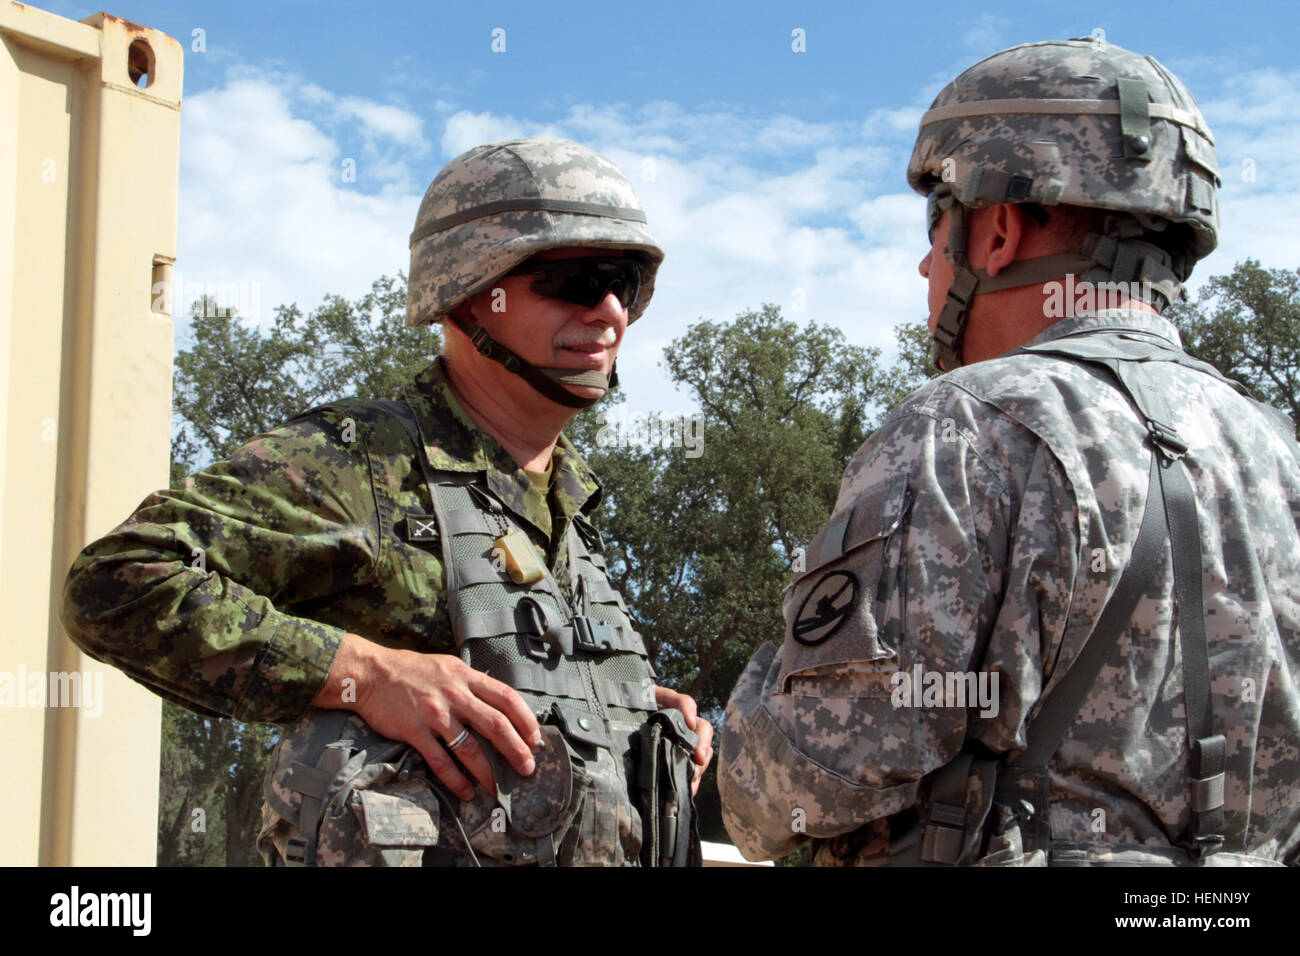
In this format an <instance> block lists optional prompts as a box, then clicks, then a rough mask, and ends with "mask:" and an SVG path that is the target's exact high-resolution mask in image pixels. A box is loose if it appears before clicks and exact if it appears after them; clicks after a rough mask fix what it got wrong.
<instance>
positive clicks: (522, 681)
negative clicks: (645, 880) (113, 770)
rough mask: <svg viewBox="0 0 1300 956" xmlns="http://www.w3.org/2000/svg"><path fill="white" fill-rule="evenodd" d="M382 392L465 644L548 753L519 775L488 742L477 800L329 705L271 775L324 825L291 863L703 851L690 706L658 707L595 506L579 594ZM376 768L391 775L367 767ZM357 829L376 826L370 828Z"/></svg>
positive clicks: (278, 791) (579, 858)
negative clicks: (406, 443) (509, 691)
mask: <svg viewBox="0 0 1300 956" xmlns="http://www.w3.org/2000/svg"><path fill="white" fill-rule="evenodd" d="M373 404H374V405H377V406H380V407H382V408H383V409H384V410H385V411H386V412H388V413H389V414H391V415H392V416H393V417H395V418H396V419H397V420H398V421H400V422H401V424H402V425H403V427H404V429H405V430H406V432H407V434H408V435H409V437H410V439H411V441H412V442H413V443H414V445H415V447H416V455H417V460H418V461H419V464H420V469H421V473H422V476H423V478H424V481H425V485H426V487H427V490H428V493H429V498H430V500H431V502H432V505H433V513H434V518H435V521H436V525H437V537H438V546H439V548H440V550H441V555H442V563H443V567H444V574H445V594H446V601H447V608H448V613H449V615H450V619H451V623H452V632H453V635H454V637H455V641H456V646H457V649H458V653H459V655H460V657H461V659H462V660H463V661H465V662H466V663H467V664H469V665H470V666H471V667H473V668H475V669H476V670H480V671H483V672H484V673H486V674H488V675H489V676H491V677H493V678H495V679H497V680H500V681H501V682H502V683H505V684H508V685H509V686H511V687H513V688H514V689H515V690H516V691H518V693H519V694H520V696H521V697H523V699H524V700H525V702H526V703H527V704H528V706H529V707H530V708H531V709H532V710H533V712H534V714H536V715H537V717H538V722H539V724H540V725H541V727H542V732H543V739H544V748H543V750H542V751H541V752H540V753H538V754H537V755H536V764H537V769H536V770H535V771H534V773H533V774H531V775H530V776H528V777H520V776H519V775H518V774H516V773H515V772H514V770H513V769H512V768H511V767H510V766H509V764H508V763H507V762H506V761H505V760H504V759H502V758H501V757H500V756H499V755H498V754H497V753H496V751H495V748H493V747H492V746H491V745H490V744H489V743H487V742H486V741H483V742H482V744H483V752H484V753H485V754H487V755H488V757H489V759H490V760H491V761H492V764H493V773H494V776H495V778H496V781H497V792H496V794H494V795H489V794H484V793H483V792H482V790H481V788H480V789H479V790H478V791H477V792H476V795H475V798H474V799H473V800H472V801H469V802H461V801H459V800H458V799H457V798H455V797H454V796H452V795H451V794H449V793H447V792H446V791H445V789H444V788H443V787H442V786H441V785H440V784H438V782H437V781H436V780H433V779H432V776H431V775H430V774H428V772H427V770H424V771H423V776H424V778H425V779H424V780H423V781H421V780H420V779H419V777H420V775H421V774H420V770H421V768H422V767H423V762H422V761H421V760H420V759H418V755H416V754H415V751H414V750H413V749H411V748H408V747H405V745H401V744H397V743H396V742H394V741H387V740H385V739H384V738H382V737H379V736H378V735H376V734H374V732H373V731H369V729H368V728H366V727H365V725H364V722H363V721H361V719H360V718H359V717H357V716H356V715H352V714H349V713H348V712H346V711H329V712H313V713H312V714H310V715H309V717H308V718H307V720H308V725H307V726H301V727H298V728H295V730H294V731H292V732H289V733H286V735H285V738H286V739H285V741H284V742H282V744H281V748H284V749H286V750H293V751H294V752H295V754H300V755H301V756H295V757H292V758H290V757H288V756H286V755H278V759H277V760H274V761H273V765H272V767H271V769H270V770H269V771H268V784H267V800H268V805H271V806H272V809H274V810H276V811H277V812H279V814H280V815H281V816H282V817H286V816H290V815H291V816H293V817H297V818H299V819H298V820H291V821H290V822H291V823H292V824H294V825H296V824H297V823H298V822H299V821H307V820H313V819H315V818H316V817H317V816H320V819H321V823H320V825H319V827H318V829H317V831H316V833H315V834H312V833H311V832H310V826H309V825H301V826H296V829H298V830H299V831H300V832H299V833H298V834H297V835H296V836H295V837H294V838H293V839H294V840H295V841H296V842H294V843H293V845H292V846H291V847H290V848H289V852H288V853H287V854H286V855H285V856H286V861H287V862H302V863H313V862H315V861H316V860H318V859H319V860H321V861H322V862H344V863H348V862H354V859H353V858H354V857H368V858H369V861H370V862H372V863H373V862H378V863H380V864H386V865H393V864H394V863H396V864H397V865H431V864H432V865H456V864H462V865H463V864H469V865H473V864H475V863H480V864H481V863H495V864H502V863H504V864H507V865H519V864H531V863H538V864H542V865H555V864H556V863H561V864H570V865H584V864H586V865H620V864H632V865H634V864H636V863H637V862H638V861H639V862H641V863H643V864H644V865H651V866H663V865H669V866H671V865H677V866H683V865H688V864H689V863H698V862H699V860H698V858H699V841H698V836H696V835H695V820H694V814H693V806H692V803H691V797H690V788H689V784H690V778H691V772H692V771H691V765H690V754H691V752H692V751H693V750H694V748H695V745H696V743H697V738H696V736H695V734H694V733H692V732H691V731H690V730H689V729H688V728H687V727H686V725H685V720H684V718H683V717H682V715H681V713H680V712H679V711H676V710H665V711H658V709H657V704H656V703H655V696H654V685H655V674H654V669H653V667H652V666H651V664H650V661H649V658H648V654H647V651H646V647H645V642H644V641H643V639H642V637H641V635H640V634H638V633H637V631H636V630H635V628H634V627H633V625H632V621H631V619H630V618H629V616H628V613H627V608H626V606H625V605H624V603H623V599H622V597H621V596H620V595H619V593H618V591H616V590H615V589H614V588H613V587H612V586H611V584H610V582H609V579H608V577H607V575H606V569H605V560H604V558H603V557H602V555H601V554H600V551H601V543H600V539H599V535H598V534H597V533H596V531H595V529H594V528H592V526H591V525H590V523H588V522H587V520H586V519H585V517H583V516H582V515H575V516H574V520H573V521H572V522H571V523H570V525H569V528H568V538H567V545H568V573H569V580H570V582H571V592H572V600H570V599H568V598H567V597H566V595H565V593H564V591H563V590H562V589H561V587H560V586H559V585H558V583H557V582H556V580H555V577H554V575H553V574H552V573H551V570H550V569H549V567H548V566H547V562H546V561H545V560H544V559H543V558H542V556H541V555H539V554H538V552H537V549H536V548H535V547H534V545H533V543H532V541H531V539H530V538H529V536H528V534H527V533H526V532H525V531H524V530H523V529H522V528H520V527H519V526H518V525H517V524H516V522H515V521H514V519H513V518H512V516H511V514H510V512H509V511H508V509H506V507H505V506H504V505H503V504H502V503H501V501H500V500H498V499H497V498H496V496H495V495H494V494H493V493H492V492H491V491H490V490H489V489H488V488H487V487H486V486H485V485H484V484H483V483H482V481H481V476H480V475H479V474H478V473H474V472H469V473H467V472H457V471H439V470H436V469H434V468H433V467H432V465H431V463H430V462H429V460H428V457H427V455H426V453H425V444H424V438H423V435H422V434H421V431H420V427H419V423H418V421H417V419H416V417H415V415H414V413H413V412H412V411H411V409H410V406H409V405H407V404H406V403H405V402H404V401H383V402H375V403H373ZM367 731H368V734H367ZM304 742H305V743H304ZM330 748H333V750H334V751H335V752H334V753H333V754H331V752H330ZM398 751H404V753H403V754H399V753H398ZM371 757H374V759H373V760H372V759H369V758H371ZM304 758H305V759H304ZM321 761H324V764H323V765H322V764H321ZM376 762H378V764H382V765H383V769H381V770H379V771H378V772H377V773H376V772H374V771H372V770H367V769H366V768H369V767H373V766H374V765H375V764H376ZM295 768H296V769H295ZM413 771H414V772H415V774H416V777H415V778H413V776H412V773H413ZM349 774H351V781H352V782H350V781H349V779H348V778H349ZM413 780H414V783H413ZM420 785H427V786H428V787H429V789H430V790H431V794H432V798H431V797H430V794H428V793H424V792H422V791H421V790H420ZM412 786H416V790H415V792H412V790H411V787H412ZM394 787H399V788H404V789H403V790H402V792H401V793H399V794H398V795H397V798H398V799H399V800H401V801H404V803H403V805H400V806H397V805H393V804H392V803H391V802H389V801H387V798H388V797H391V796H393V793H392V789H393V788H394ZM300 788H306V789H300ZM286 790H288V791H293V792H297V793H299V794H302V795H303V798H304V800H305V801H306V802H305V803H304V806H303V808H302V809H298V810H297V812H294V808H293V807H292V806H289V805H290V804H291V803H292V800H291V799H286V793H285V791H286ZM277 797H278V799H277ZM276 804H278V806H277V805H276ZM286 806H287V808H288V810H289V813H288V814H286V813H285V809H286ZM354 818H355V820H354ZM426 818H427V819H426ZM373 821H378V825H376V824H375V823H374V822H373ZM403 821H405V831H404V832H403ZM412 821H414V822H413V823H412ZM354 823H355V826H354ZM273 825H274V821H269V822H268V827H267V829H269V828H270V827H272V826H273ZM357 827H360V828H362V829H364V830H365V833H364V834H363V835H361V836H357V835H356V834H354V833H353V832H352V831H353V830H355V829H356V828H357ZM372 838H374V839H372ZM330 840H333V841H334V843H332V844H330V845H329V846H328V847H327V846H324V845H323V844H325V843H327V842H328V841H330ZM375 840H378V841H381V842H378V843H375ZM383 840H389V841H392V840H397V841H398V843H396V844H394V843H392V842H390V843H388V844H385V843H383V842H382V841H383ZM260 842H263V843H269V842H271V841H269V840H266V841H260ZM334 844H342V845H343V849H340V850H334V849H333V846H334ZM371 844H374V845H375V846H378V847H379V849H378V850H376V849H374V848H373V846H371ZM403 847H404V848H405V849H403ZM385 848H386V849H385ZM331 853H332V854H334V856H335V857H337V859H332V858H330V856H331ZM385 853H387V856H385ZM290 857H292V859H290Z"/></svg>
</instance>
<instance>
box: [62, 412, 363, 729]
mask: <svg viewBox="0 0 1300 956" xmlns="http://www.w3.org/2000/svg"><path fill="white" fill-rule="evenodd" d="M351 421H352V420H351V419H350V418H349V417H348V412H347V405H346V403H340V404H338V405H334V406H328V407H324V408H320V409H315V410H313V411H312V412H311V413H309V414H307V415H305V416H301V417H299V418H296V419H293V420H292V421H290V422H288V423H286V424H284V425H282V426H280V427H279V428H276V429H274V430H272V431H270V432H267V433H266V434H263V435H260V436H258V437H256V438H254V439H253V440H252V441H250V442H249V443H248V444H246V445H244V446H243V447H242V448H240V449H239V450H238V451H237V452H236V453H235V454H234V455H232V456H231V457H230V458H229V459H228V460H226V461H219V462H216V463H215V464H213V465H211V466H209V467H207V468H205V469H203V470H202V471H199V472H198V473H196V474H195V475H193V476H192V477H190V478H187V479H186V480H185V483H184V485H183V486H182V487H180V488H176V489H170V490H166V491H159V492H155V493H154V494H152V495H150V496H149V497H148V498H146V499H145V500H144V502H143V503H142V504H141V505H140V507H139V508H138V509H136V511H135V513H134V514H133V515H131V517H130V518H128V519H127V520H126V521H125V522H124V523H123V524H121V525H120V526H119V527H117V528H116V529H115V530H114V531H112V532H111V533H109V534H108V535H106V536H105V537H103V538H101V539H99V540H98V541H95V542H93V543H92V544H90V545H88V546H87V547H86V548H85V549H84V550H83V551H82V552H81V554H80V555H79V556H78V557H77V559H76V561H75V562H74V563H73V565H72V568H71V570H70V571H69V573H68V579H67V582H66V584H65V587H64V593H63V603H62V608H61V616H62V620H63V623H64V626H65V627H66V628H67V631H68V634H69V636H70V637H71V638H72V640H73V641H74V642H75V643H76V644H77V645H78V646H79V647H81V648H82V649H83V650H84V651H85V652H86V653H87V654H89V655H90V656H92V657H94V658H95V659H97V660H101V661H104V662H105V663H108V664H112V665H113V666H115V667H118V668H120V669H121V670H123V671H125V672H126V673H127V674H128V675H130V676H131V677H132V678H134V679H136V680H138V681H140V682H141V683H143V684H145V685H146V686H148V687H149V688H150V689H152V690H154V691H155V692H156V693H158V694H159V695H160V696H163V697H165V698H167V699H169V700H172V701H174V702H177V703H180V704H182V705H184V706H186V707H189V708H190V709H192V710H195V711H197V712H199V713H204V714H207V715H220V716H230V717H235V718H237V719H240V720H249V721H276V722H285V721H290V720H295V719H297V718H299V717H301V716H302V714H303V713H304V712H305V711H306V709H307V707H308V706H309V705H310V703H311V701H312V699H313V698H314V697H315V695H316V693H317V691H318V690H319V689H320V687H321V686H322V685H323V684H324V681H325V678H326V676H327V675H328V673H329V668H330V664H331V663H332V661H333V659H334V656H335V654H336V652H337V650H338V647H339V644H340V642H341V641H342V638H343V634H344V631H343V630H342V629H340V628H338V627H335V626H331V625H326V624H322V623H318V622H316V621H313V620H310V619H308V618H305V617H297V616H294V615H292V614H290V613H286V612H284V611H283V610H281V608H283V607H286V606H289V605H295V604H298V603H299V602H303V601H308V600H311V599H313V598H320V597H324V596H326V595H329V594H331V593H333V592H336V591H338V590H341V589H344V588H347V587H350V586H352V585H354V584H356V583H358V582H360V581H363V580H365V578H366V577H368V576H369V575H370V573H371V572H372V570H373V569H374V567H375V564H376V555H377V553H378V546H377V541H378V535H377V519H376V513H377V511H376V506H375V497H374V490H373V488H372V485H371V481H370V469H369V466H368V462H367V455H366V451H365V448H364V444H363V443H362V442H361V441H358V440H356V437H355V426H353V425H351Z"/></svg>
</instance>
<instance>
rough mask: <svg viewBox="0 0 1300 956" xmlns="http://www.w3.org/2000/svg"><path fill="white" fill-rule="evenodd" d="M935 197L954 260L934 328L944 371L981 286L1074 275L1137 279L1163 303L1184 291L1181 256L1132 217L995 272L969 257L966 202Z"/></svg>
mask: <svg viewBox="0 0 1300 956" xmlns="http://www.w3.org/2000/svg"><path fill="white" fill-rule="evenodd" d="M937 201H938V204H939V208H940V209H941V210H943V209H946V210H948V241H947V244H946V245H945V246H944V249H943V254H944V258H946V259H947V260H948V262H949V263H950V264H951V265H952V281H951V282H950V283H948V291H947V293H946V294H945V296H944V303H943V309H941V310H940V312H939V318H938V320H937V321H936V322H935V328H934V330H933V331H932V332H931V333H930V334H931V336H932V337H933V339H934V351H933V360H934V364H935V366H936V367H937V368H938V369H939V371H941V372H950V371H952V370H953V369H955V368H958V367H959V366H961V365H963V364H964V363H963V361H962V355H961V352H962V340H963V338H964V336H965V333H966V322H967V320H968V319H969V318H970V315H969V313H970V304H971V301H972V300H973V299H974V298H975V294H976V293H977V292H997V291H999V290H1001V289H1014V288H1016V287H1018V286H1025V285H1035V284H1038V283H1045V282H1052V281H1059V280H1061V279H1064V278H1065V277H1066V276H1067V275H1075V276H1078V277H1079V279H1080V281H1081V282H1082V283H1094V284H1096V283H1102V284H1104V283H1116V282H1121V283H1132V284H1139V285H1141V286H1142V287H1144V288H1146V289H1149V290H1150V294H1151V298H1152V299H1153V300H1154V302H1155V303H1156V304H1157V305H1158V307H1159V308H1161V309H1163V308H1165V307H1166V306H1167V305H1168V304H1169V303H1171V302H1175V301H1178V300H1179V298H1180V297H1181V296H1182V295H1183V291H1182V286H1181V285H1180V280H1181V279H1182V278H1184V277H1185V274H1180V270H1181V269H1182V266H1183V263H1182V262H1181V260H1176V259H1175V258H1174V257H1172V256H1170V255H1169V254H1168V253H1167V252H1165V251H1164V250H1162V249H1160V248H1159V247H1158V246H1155V245H1152V244H1151V243H1149V242H1143V241H1141V240H1140V239H1139V238H1138V236H1140V235H1141V234H1142V230H1143V227H1142V225H1141V224H1140V223H1137V222H1136V221H1133V220H1131V219H1125V218H1124V217H1110V218H1108V219H1107V222H1106V226H1105V229H1104V232H1105V235H1098V234H1097V233H1092V234H1090V235H1089V236H1088V238H1087V240H1086V241H1085V242H1084V247H1083V252H1081V253H1078V252H1058V253H1052V254H1051V255H1046V256H1036V257H1034V258H1032V259H1021V260H1018V261H1016V262H1013V263H1011V264H1010V265H1008V266H1007V267H1006V268H1004V269H1001V270H999V272H998V274H997V275H996V276H991V275H989V274H988V273H987V272H986V271H985V270H983V269H971V268H970V262H969V260H968V259H967V257H966V238H967V225H966V208H967V207H966V206H965V205H964V204H963V203H961V202H959V201H958V200H957V199H956V198H955V197H954V196H953V195H952V194H951V193H946V194H940V195H939V197H938V200H937ZM1186 271H1190V267H1188V269H1187V270H1186ZM1102 291H1103V292H1104V291H1105V290H1104V289H1103V290H1102Z"/></svg>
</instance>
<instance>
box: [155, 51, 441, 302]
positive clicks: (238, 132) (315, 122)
mask: <svg viewBox="0 0 1300 956" xmlns="http://www.w3.org/2000/svg"><path fill="white" fill-rule="evenodd" d="M300 92H301V90H300V89H299V88H297V87H296V86H295V84H294V83H293V82H292V81H291V80H286V79H285V78H283V77H277V76H273V75H270V74H259V73H256V72H249V71H240V72H239V73H238V74H237V75H234V76H232V78H230V79H228V81H227V83H226V85H225V86H223V87H220V88H219V89H216V90H212V91H209V92H204V93H198V94H195V95H193V96H191V97H189V98H188V99H187V100H186V103H185V109H184V111H183V112H182V115H181V124H182V131H181V157H180V175H181V188H180V211H179V223H178V226H179V242H178V246H179V248H178V259H177V266H176V268H177V273H178V283H183V284H182V285H181V288H180V289H179V290H178V291H179V292H180V296H178V298H181V299H182V301H181V302H178V303H177V304H176V307H175V312H176V313H177V314H178V315H180V314H183V310H184V307H185V305H186V304H187V303H186V302H185V301H184V299H185V298H188V297H186V296H185V293H186V287H190V288H191V289H193V290H196V291H197V290H198V289H204V290H206V289H209V288H213V287H217V286H220V287H223V288H225V289H228V290H236V289H238V290H240V291H239V293H238V298H237V299H236V300H235V301H234V302H233V303H231V304H233V305H234V306H235V307H236V308H238V309H239V310H240V312H241V314H243V315H245V316H246V317H247V318H249V319H251V320H253V321H256V322H259V323H266V322H268V321H269V320H270V318H271V316H272V313H273V309H274V307H275V306H276V305H279V304H281V303H289V302H295V301H296V302H297V303H298V304H299V305H300V306H301V307H302V308H303V309H304V311H306V310H309V309H311V308H313V307H315V306H316V305H318V304H319V303H320V300H321V298H322V296H324V295H325V294H326V293H337V294H341V295H345V296H348V297H355V296H358V295H360V294H362V293H364V292H365V291H367V290H368V289H369V286H370V282H371V281H372V280H374V279H376V278H378V277H379V276H380V275H381V274H389V275H391V274H394V273H395V272H396V271H397V270H398V269H404V268H405V267H406V265H407V261H408V260H407V253H406V237H407V235H408V234H409V232H410V229H411V223H412V221H413V220H414V216H415V209H416V206H417V205H418V203H419V199H420V194H419V193H414V192H412V191H408V190H403V189H401V188H398V187H397V186H395V185H394V184H393V183H391V182H389V183H387V184H384V183H383V180H382V179H380V177H379V176H373V178H371V179H367V176H369V175H372V174H371V173H370V172H369V171H368V170H367V168H366V166H365V164H364V163H362V164H359V165H358V173H357V180H358V181H357V182H354V183H349V182H346V181H345V180H344V175H343V173H344V168H343V165H342V163H343V160H344V159H345V157H344V156H343V155H342V153H341V150H340V147H339V143H338V141H337V139H336V138H335V137H334V136H333V135H331V133H330V132H329V131H327V129H326V128H325V127H326V125H327V124H325V123H324V122H323V121H321V120H320V119H317V118H314V119H311V120H308V119H304V118H302V117H301V116H300V115H296V111H295V109H294V102H295V97H296V96H297V94H298V93H300ZM307 98H308V99H312V98H314V99H316V100H317V101H319V99H320V97H319V93H310V92H309V93H308V94H307ZM391 172H392V171H391V170H390V171H389V172H388V173H387V174H386V175H388V174H391ZM372 186H376V187H378V188H374V189H371V191H368V192H367V191H363V189H370V187H372Z"/></svg>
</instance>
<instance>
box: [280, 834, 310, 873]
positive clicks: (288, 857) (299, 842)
mask: <svg viewBox="0 0 1300 956" xmlns="http://www.w3.org/2000/svg"><path fill="white" fill-rule="evenodd" d="M310 849H311V844H309V843H308V842H307V838H306V837H304V836H291V837H289V839H288V840H286V841H285V843H284V865H285V866H309V865H310V864H309V863H308V862H307V857H308V854H309V851H310Z"/></svg>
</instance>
